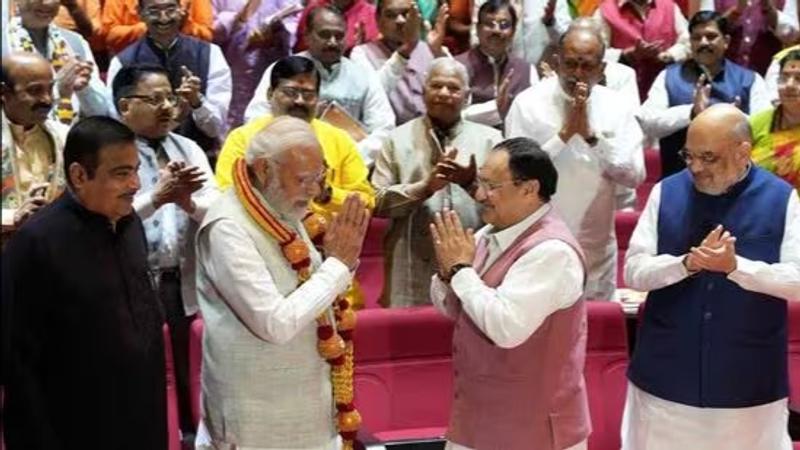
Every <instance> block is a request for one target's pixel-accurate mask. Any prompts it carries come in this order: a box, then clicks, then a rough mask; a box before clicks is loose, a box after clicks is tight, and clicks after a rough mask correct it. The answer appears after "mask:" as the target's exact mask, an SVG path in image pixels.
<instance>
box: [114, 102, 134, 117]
mask: <svg viewBox="0 0 800 450" xmlns="http://www.w3.org/2000/svg"><path fill="white" fill-rule="evenodd" d="M130 107H131V99H129V98H121V99H119V102H117V109H118V110H119V115H120V116H122V115H124V114H126V113H127V112H128V110H129V109H130Z"/></svg>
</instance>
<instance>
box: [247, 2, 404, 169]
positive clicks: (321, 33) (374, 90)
mask: <svg viewBox="0 0 800 450" xmlns="http://www.w3.org/2000/svg"><path fill="white" fill-rule="evenodd" d="M306 20H307V25H308V28H307V31H306V33H305V40H306V42H307V43H308V50H307V51H303V52H300V53H298V56H303V57H305V58H308V59H310V60H311V61H312V62H313V63H314V66H315V67H316V69H317V73H318V74H319V79H320V86H319V103H320V105H323V104H325V105H329V104H331V103H336V105H338V107H339V109H340V110H343V111H344V112H345V113H346V114H347V115H349V116H350V117H349V118H350V122H356V123H357V124H358V125H360V127H359V128H363V132H362V133H359V134H366V136H365V137H359V139H360V140H359V141H358V151H359V153H361V157H362V158H363V159H364V162H365V163H366V164H367V165H369V164H371V163H372V161H373V159H374V158H375V155H376V154H377V153H378V152H379V151H380V149H381V146H382V145H383V140H384V139H385V138H386V136H387V135H388V134H389V131H390V130H391V129H392V128H394V124H395V115H394V111H393V110H392V106H391V104H390V103H389V98H388V97H387V96H386V92H384V90H383V87H382V86H381V82H380V81H379V80H378V77H377V76H376V74H375V73H370V72H368V71H366V70H364V69H363V68H362V67H361V65H359V64H356V63H354V62H353V60H351V59H350V58H348V57H346V56H344V40H345V33H346V31H345V30H346V22H345V18H344V17H343V16H342V13H340V12H339V11H338V10H336V9H335V8H333V7H331V6H318V7H315V8H314V9H312V10H311V12H309V14H308V17H307V19H306ZM271 70H272V67H270V68H269V69H267V71H266V72H264V76H263V77H262V78H261V82H260V83H259V84H258V87H257V88H256V93H255V95H254V97H253V99H252V100H251V101H250V104H249V105H247V110H246V111H245V113H244V118H245V121H249V120H252V119H254V118H257V117H259V116H261V115H263V114H268V113H269V112H270V107H271V104H270V102H269V100H268V96H267V92H268V91H269V90H270V88H271V87H273V85H272V84H271V83H270V80H271V79H272V77H271V75H270V71H271ZM359 131H362V130H359Z"/></svg>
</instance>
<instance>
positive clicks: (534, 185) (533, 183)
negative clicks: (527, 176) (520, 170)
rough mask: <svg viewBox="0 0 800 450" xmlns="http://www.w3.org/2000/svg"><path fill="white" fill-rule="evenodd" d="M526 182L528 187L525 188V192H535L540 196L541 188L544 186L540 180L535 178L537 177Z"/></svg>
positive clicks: (534, 193)
mask: <svg viewBox="0 0 800 450" xmlns="http://www.w3.org/2000/svg"><path fill="white" fill-rule="evenodd" d="M525 184H527V185H528V186H527V188H526V189H525V193H526V194H533V195H535V196H536V197H537V198H538V197H539V189H541V188H542V185H541V184H539V180H535V179H534V180H527V181H526V182H525Z"/></svg>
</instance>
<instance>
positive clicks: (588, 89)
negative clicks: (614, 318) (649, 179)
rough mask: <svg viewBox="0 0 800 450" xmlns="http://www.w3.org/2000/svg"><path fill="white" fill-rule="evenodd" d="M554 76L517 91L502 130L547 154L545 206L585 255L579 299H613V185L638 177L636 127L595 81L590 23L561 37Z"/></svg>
mask: <svg viewBox="0 0 800 450" xmlns="http://www.w3.org/2000/svg"><path fill="white" fill-rule="evenodd" d="M559 45H560V47H559V54H558V58H559V60H558V77H548V78H545V79H543V80H542V81H540V82H539V83H537V84H536V85H534V86H532V87H531V88H529V89H527V90H525V91H524V92H522V93H521V94H520V95H519V96H518V97H517V98H516V99H515V100H514V103H513V104H512V105H511V109H510V111H509V113H508V116H507V117H506V136H508V137H515V136H526V137H530V138H531V139H533V140H534V141H536V143H537V144H539V145H540V146H541V147H542V149H543V150H544V151H546V152H547V153H548V154H550V156H551V157H552V158H553V164H555V166H556V169H558V173H559V180H558V193H557V194H556V195H555V197H554V198H553V204H554V205H555V207H556V208H557V209H558V210H559V212H560V213H561V215H562V217H563V218H564V221H565V222H566V223H567V225H569V227H570V230H572V232H573V233H574V234H575V236H576V237H577V238H578V241H579V242H580V244H581V247H583V251H584V252H585V253H586V261H587V269H588V273H587V284H586V297H587V298H589V299H594V300H611V299H613V296H614V293H615V290H616V284H617V239H616V234H615V231H614V212H615V210H616V189H617V186H618V185H622V186H626V187H629V188H635V187H636V186H637V185H638V184H639V183H641V182H642V181H643V180H644V176H645V172H644V152H643V151H642V140H643V136H642V131H641V129H640V128H639V124H638V123H637V122H636V119H635V116H634V114H635V110H634V109H633V107H632V105H631V102H629V101H626V100H625V99H624V98H622V97H621V96H620V95H618V94H617V93H616V92H615V91H612V90H611V89H609V88H607V87H605V86H602V85H599V82H600V80H601V78H602V77H603V69H604V66H605V63H604V62H603V55H604V53H605V48H604V46H603V41H602V38H601V36H600V35H599V34H598V33H597V32H596V31H595V30H592V29H590V28H586V27H579V28H570V29H569V30H568V31H567V32H566V33H565V34H564V35H563V36H562V38H561V42H560V44H559Z"/></svg>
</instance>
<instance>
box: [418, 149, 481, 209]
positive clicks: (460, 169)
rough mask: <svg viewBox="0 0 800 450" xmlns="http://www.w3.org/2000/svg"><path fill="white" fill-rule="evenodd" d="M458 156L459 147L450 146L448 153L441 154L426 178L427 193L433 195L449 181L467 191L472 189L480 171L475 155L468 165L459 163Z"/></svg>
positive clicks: (471, 157)
mask: <svg viewBox="0 0 800 450" xmlns="http://www.w3.org/2000/svg"><path fill="white" fill-rule="evenodd" d="M457 157H458V149H456V148H453V147H450V148H448V149H447V153H445V154H443V155H440V156H439V160H438V161H437V162H436V165H435V166H434V167H433V170H432V171H431V173H430V174H428V178H427V179H426V180H425V195H427V196H428V197H430V196H432V195H433V194H435V193H436V192H437V191H439V190H441V189H442V188H444V187H445V186H447V185H448V183H455V184H458V185H459V186H461V187H462V188H464V189H466V190H467V191H469V190H470V188H471V186H472V184H473V182H474V181H475V177H476V176H477V173H478V168H477V164H476V163H475V155H471V156H470V158H469V164H468V165H466V166H462V165H460V164H458V163H457V162H456V158H457Z"/></svg>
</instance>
